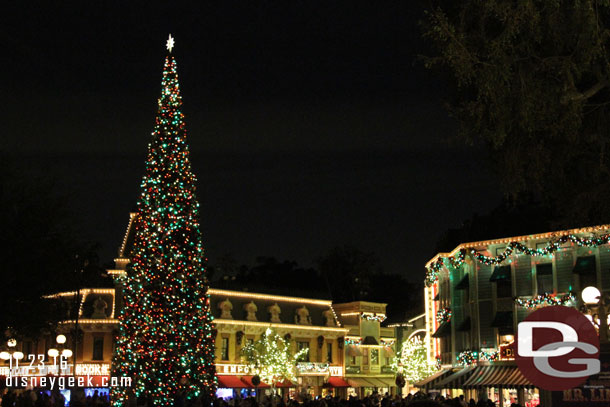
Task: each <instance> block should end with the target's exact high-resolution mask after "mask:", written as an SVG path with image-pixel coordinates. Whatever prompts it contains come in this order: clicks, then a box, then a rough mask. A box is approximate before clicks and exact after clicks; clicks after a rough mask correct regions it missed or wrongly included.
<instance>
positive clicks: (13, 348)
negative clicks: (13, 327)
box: [0, 338, 23, 376]
mask: <svg viewBox="0 0 610 407" xmlns="http://www.w3.org/2000/svg"><path fill="white" fill-rule="evenodd" d="M6 346H7V350H4V351H2V352H0V359H2V360H8V361H9V376H11V375H12V370H13V359H15V360H16V361H17V366H19V361H20V360H21V359H23V352H21V351H18V350H17V340H16V339H13V338H11V339H9V340H8V341H6Z"/></svg>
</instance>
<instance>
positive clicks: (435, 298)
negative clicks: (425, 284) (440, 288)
mask: <svg viewBox="0 0 610 407" xmlns="http://www.w3.org/2000/svg"><path fill="white" fill-rule="evenodd" d="M440 299H441V293H436V295H435V296H434V301H438V300H440Z"/></svg>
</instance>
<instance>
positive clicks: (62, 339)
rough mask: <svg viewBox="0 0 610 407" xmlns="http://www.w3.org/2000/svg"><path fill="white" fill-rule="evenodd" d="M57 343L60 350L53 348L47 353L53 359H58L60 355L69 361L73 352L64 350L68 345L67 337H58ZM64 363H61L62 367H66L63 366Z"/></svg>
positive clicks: (60, 335)
mask: <svg viewBox="0 0 610 407" xmlns="http://www.w3.org/2000/svg"><path fill="white" fill-rule="evenodd" d="M55 342H57V344H58V345H59V346H58V348H59V349H56V348H51V349H49V350H48V351H47V354H48V355H49V356H50V357H52V358H54V359H55V358H57V357H58V356H59V355H61V356H62V357H63V358H65V359H68V358H69V357H71V356H72V351H71V350H70V349H64V348H63V347H64V345H65V343H66V336H65V335H62V334H59V335H57V337H56V338H55ZM63 363H64V362H61V364H60V365H61V366H65V365H64V364H63ZM62 369H64V367H62Z"/></svg>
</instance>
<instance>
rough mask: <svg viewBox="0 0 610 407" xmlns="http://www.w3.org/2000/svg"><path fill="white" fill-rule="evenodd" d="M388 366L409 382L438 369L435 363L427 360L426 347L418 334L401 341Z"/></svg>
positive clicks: (422, 377) (413, 381) (418, 379)
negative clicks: (398, 349)
mask: <svg viewBox="0 0 610 407" xmlns="http://www.w3.org/2000/svg"><path fill="white" fill-rule="evenodd" d="M390 367H391V368H392V370H393V371H394V372H395V373H396V374H400V375H402V376H403V377H404V378H405V380H407V381H408V382H409V383H415V382H418V381H420V380H423V379H424V378H426V377H428V376H430V375H431V374H432V373H434V372H435V371H436V370H438V368H437V367H436V364H435V363H431V362H430V361H428V349H427V348H426V345H425V343H424V342H422V340H421V339H420V338H419V337H418V336H413V337H411V338H410V339H407V340H405V341H403V343H402V345H401V347H400V351H399V352H398V353H397V354H396V355H395V356H394V357H393V358H392V361H391V363H390Z"/></svg>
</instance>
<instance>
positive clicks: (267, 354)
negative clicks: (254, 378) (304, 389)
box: [241, 328, 328, 387]
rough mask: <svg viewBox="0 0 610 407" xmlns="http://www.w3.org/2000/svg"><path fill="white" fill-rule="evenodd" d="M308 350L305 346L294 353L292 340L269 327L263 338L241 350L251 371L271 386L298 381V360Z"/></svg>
mask: <svg viewBox="0 0 610 407" xmlns="http://www.w3.org/2000/svg"><path fill="white" fill-rule="evenodd" d="M307 352H309V349H307V348H304V349H301V350H300V351H298V352H297V353H296V354H294V355H293V354H292V351H291V350H290V342H289V341H288V340H286V339H284V338H282V337H281V336H280V335H279V334H278V333H277V332H275V331H274V330H273V329H271V328H267V330H266V331H265V334H264V335H263V336H262V337H261V339H259V340H258V341H256V342H254V343H249V344H247V345H246V346H244V347H243V348H242V351H241V353H242V355H243V356H244V357H245V359H246V361H247V363H248V365H249V366H250V371H251V372H254V373H255V374H257V375H258V376H259V377H260V378H261V380H262V381H263V382H264V383H267V384H269V385H270V386H271V387H275V385H276V384H277V383H279V382H283V381H285V380H290V381H296V373H297V362H298V361H299V359H301V358H302V357H304V356H305V355H307ZM305 367H306V366H305V365H304V368H305ZM326 371H328V365H326Z"/></svg>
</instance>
